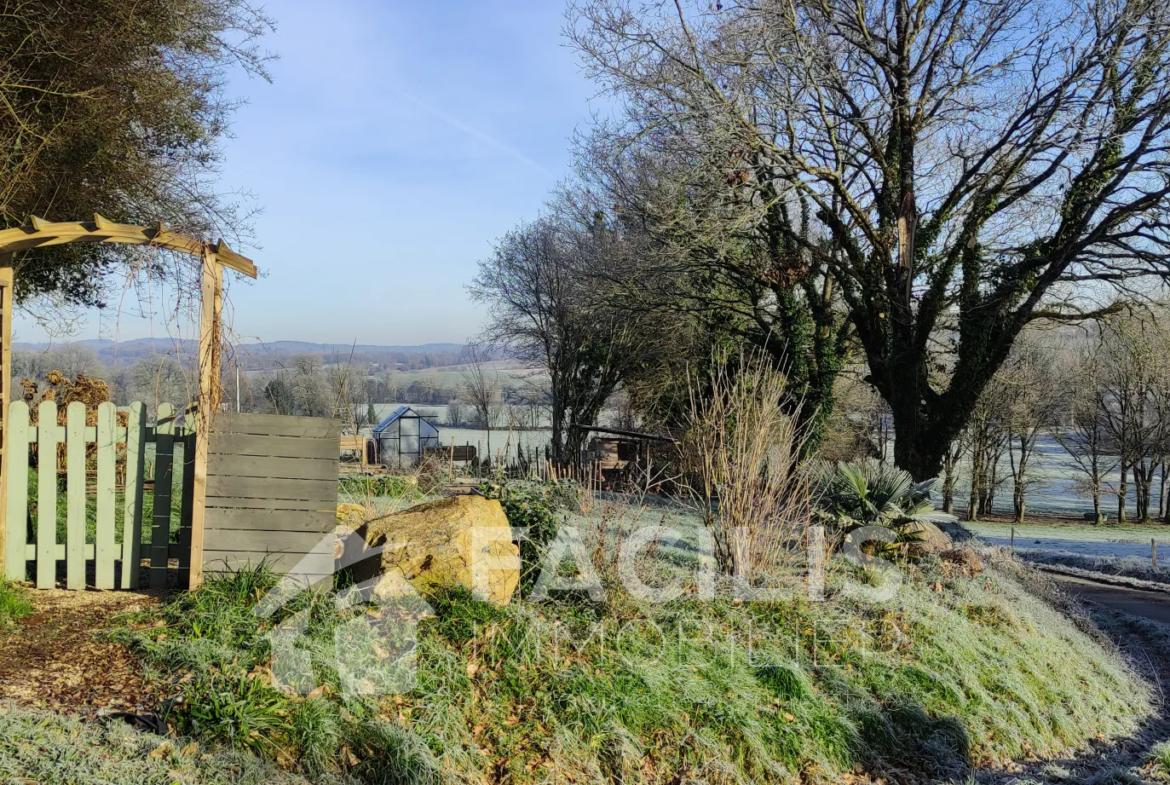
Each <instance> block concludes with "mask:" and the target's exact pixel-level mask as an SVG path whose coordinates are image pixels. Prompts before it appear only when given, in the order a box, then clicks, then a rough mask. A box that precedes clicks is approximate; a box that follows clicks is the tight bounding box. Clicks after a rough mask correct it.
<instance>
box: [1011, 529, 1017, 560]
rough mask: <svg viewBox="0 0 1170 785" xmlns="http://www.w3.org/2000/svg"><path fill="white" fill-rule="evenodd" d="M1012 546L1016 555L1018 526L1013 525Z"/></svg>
mask: <svg viewBox="0 0 1170 785" xmlns="http://www.w3.org/2000/svg"><path fill="white" fill-rule="evenodd" d="M1011 547H1012V555H1013V556H1015V555H1016V527H1015V526H1013V527H1012V537H1011Z"/></svg>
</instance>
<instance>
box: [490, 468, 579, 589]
mask: <svg viewBox="0 0 1170 785" xmlns="http://www.w3.org/2000/svg"><path fill="white" fill-rule="evenodd" d="M477 490H478V491H479V492H480V493H481V494H482V495H483V496H484V497H485V498H488V499H498V500H499V502H500V504H501V506H503V508H504V514H505V515H507V516H508V523H510V524H511V525H512V527H513V528H521V529H526V530H527V534H526V536H525V539H524V540H522V541H521V542H520V563H521V570H520V590H521V593H527V591H528V590H529V589H531V588H532V586H533V584H535V582H536V578H537V576H538V575H539V573H540V560H541V558H542V557H543V555H544V550H545V548H546V547H547V546H548V544H549V543H550V542H552V541H553V540H555V539H556V537H557V532H558V531H559V529H560V522H559V521H558V519H557V512H559V511H562V510H566V509H569V505H570V504H571V500H572V499H575V498H576V494H577V493H578V492H579V489H578V488H577V486H576V484H575V483H570V482H565V481H562V482H557V481H553V480H549V481H547V482H538V481H534V480H507V479H504V478H496V479H495V480H493V481H490V482H485V483H482V484H481V485H480V486H479V487H478V489H477Z"/></svg>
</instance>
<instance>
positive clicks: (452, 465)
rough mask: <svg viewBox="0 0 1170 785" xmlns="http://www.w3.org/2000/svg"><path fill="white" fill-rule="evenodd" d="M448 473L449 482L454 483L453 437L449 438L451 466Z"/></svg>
mask: <svg viewBox="0 0 1170 785" xmlns="http://www.w3.org/2000/svg"><path fill="white" fill-rule="evenodd" d="M447 471H448V472H450V477H451V479H450V480H449V482H455V437H454V436H452V437H451V466H450V468H449V469H448V470H447Z"/></svg>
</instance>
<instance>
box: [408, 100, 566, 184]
mask: <svg viewBox="0 0 1170 785" xmlns="http://www.w3.org/2000/svg"><path fill="white" fill-rule="evenodd" d="M386 89H388V90H389V91H390V92H392V93H395V94H396V95H399V96H401V97H402V98H405V99H406V100H407V101H410V102H411V103H412V104H414V105H415V106H417V107H418V108H419V109H422V110H423V111H424V112H426V113H427V114H429V115H431V116H432V117H435V118H437V119H439V120H442V121H443V122H444V123H446V124H447V125H449V126H451V127H452V128H454V129H456V130H458V131H462V132H463V133H465V134H467V135H468V136H472V137H475V138H476V139H478V140H480V141H481V142H484V143H485V144H487V145H489V146H491V147H494V148H495V149H497V150H499V151H500V152H502V153H505V154H507V155H509V156H511V157H512V158H515V159H516V160H517V161H520V162H521V163H524V164H526V165H528V166H530V167H532V168H533V169H535V170H537V171H538V172H540V173H541V174H543V175H545V176H546V177H548V178H549V179H550V180H555V179H556V177H557V176H556V175H555V174H553V172H552V171H551V170H550V169H548V167H546V166H544V165H543V164H541V163H539V162H537V161H535V160H533V159H532V158H529V157H528V156H526V155H525V154H524V153H522V152H520V151H519V150H517V149H516V148H515V147H512V146H511V145H509V144H506V143H504V142H502V141H500V140H499V139H497V138H495V137H494V136H492V135H491V134H489V133H487V132H486V131H482V130H480V129H479V128H476V127H475V126H473V125H471V124H469V123H465V122H463V121H462V120H460V119H459V118H457V117H453V116H451V115H449V114H447V113H446V112H444V111H443V110H442V109H439V108H438V107H435V106H431V105H430V104H428V103H426V102H425V101H422V100H420V99H418V98H416V97H415V96H413V95H411V94H410V93H408V92H406V91H405V90H403V89H401V88H399V87H393V86H389V85H387V86H386Z"/></svg>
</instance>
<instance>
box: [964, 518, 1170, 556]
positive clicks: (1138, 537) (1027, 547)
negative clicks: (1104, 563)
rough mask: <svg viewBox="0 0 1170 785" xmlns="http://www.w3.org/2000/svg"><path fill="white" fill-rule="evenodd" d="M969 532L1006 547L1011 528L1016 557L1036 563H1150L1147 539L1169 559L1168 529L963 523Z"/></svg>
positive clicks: (1169, 533)
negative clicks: (1067, 560)
mask: <svg viewBox="0 0 1170 785" xmlns="http://www.w3.org/2000/svg"><path fill="white" fill-rule="evenodd" d="M963 526H965V527H966V528H967V529H968V530H970V531H971V532H972V533H974V534H975V535H977V536H978V537H979V538H980V539H981V540H983V541H984V542H986V543H987V544H988V545H998V546H1000V547H1007V546H1008V545H1010V544H1011V534H1012V529H1013V528H1014V529H1015V533H1016V537H1015V549H1016V553H1017V554H1019V555H1020V556H1024V557H1027V558H1034V559H1037V560H1040V561H1051V560H1053V559H1060V558H1068V557H1074V558H1080V559H1087V560H1110V559H1113V560H1116V559H1136V560H1141V561H1143V562H1148V561H1150V540H1156V541H1157V542H1158V545H1159V550H1161V549H1162V548H1163V547H1164V548H1165V549H1166V553H1165V556H1166V557H1167V558H1170V526H1162V525H1158V524H1153V525H1135V524H1101V525H1097V526H1095V525H1093V524H1084V523H1074V522H1052V523H1024V524H1015V525H1013V524H1010V523H982V522H971V521H963Z"/></svg>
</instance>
